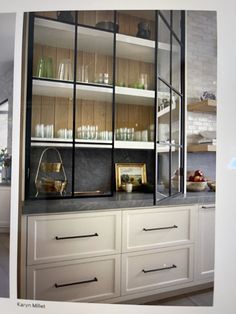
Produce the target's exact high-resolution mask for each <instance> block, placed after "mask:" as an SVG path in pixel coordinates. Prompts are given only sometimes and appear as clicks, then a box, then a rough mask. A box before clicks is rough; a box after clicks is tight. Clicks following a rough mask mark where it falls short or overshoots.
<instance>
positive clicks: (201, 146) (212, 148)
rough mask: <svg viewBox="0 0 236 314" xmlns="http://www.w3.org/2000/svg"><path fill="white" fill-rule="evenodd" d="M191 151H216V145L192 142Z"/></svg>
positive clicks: (189, 147)
mask: <svg viewBox="0 0 236 314" xmlns="http://www.w3.org/2000/svg"><path fill="white" fill-rule="evenodd" d="M188 152H189V153H197V152H216V145H212V144H191V145H188Z"/></svg>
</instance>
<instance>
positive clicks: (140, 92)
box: [115, 86, 155, 106]
mask: <svg viewBox="0 0 236 314" xmlns="http://www.w3.org/2000/svg"><path fill="white" fill-rule="evenodd" d="M115 93H116V102H117V103H122V104H134V105H146V106H154V98H155V92H154V91H153V90H144V89H137V88H129V87H120V86H116V88H115Z"/></svg>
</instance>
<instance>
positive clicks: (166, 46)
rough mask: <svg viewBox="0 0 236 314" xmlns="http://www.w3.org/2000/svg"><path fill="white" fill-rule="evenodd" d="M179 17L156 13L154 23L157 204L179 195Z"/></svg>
mask: <svg viewBox="0 0 236 314" xmlns="http://www.w3.org/2000/svg"><path fill="white" fill-rule="evenodd" d="M182 15H183V13H182V12H181V11H159V12H158V19H157V20H158V34H157V41H158V43H157V44H158V49H157V128H156V131H157V134H156V139H157V143H156V154H157V156H156V158H157V167H156V168H157V185H156V200H157V201H158V200H159V199H162V198H164V197H167V196H172V195H174V194H176V193H178V192H183V171H182V170H183V120H182V117H183V104H184V97H183V84H182V80H183V77H182V76H183V66H184V64H183V62H182V60H183V49H182V47H183V42H182V41H183V40H184V38H182V37H181V16H182ZM181 40H182V41H181Z"/></svg>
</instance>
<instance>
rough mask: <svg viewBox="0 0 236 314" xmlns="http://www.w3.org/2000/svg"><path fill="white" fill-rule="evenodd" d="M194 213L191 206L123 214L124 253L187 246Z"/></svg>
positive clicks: (190, 238)
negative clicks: (179, 245) (178, 245)
mask: <svg viewBox="0 0 236 314" xmlns="http://www.w3.org/2000/svg"><path fill="white" fill-rule="evenodd" d="M196 209H197V208H196V206H191V207H176V208H159V209H156V208H155V209H142V210H132V211H125V212H123V241H122V250H123V252H129V251H139V250H148V249H154V248H158V247H163V246H168V245H169V246H170V245H171V246H173V245H177V244H186V243H190V241H193V238H194V215H195V213H196Z"/></svg>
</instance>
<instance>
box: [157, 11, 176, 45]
mask: <svg viewBox="0 0 236 314" xmlns="http://www.w3.org/2000/svg"><path fill="white" fill-rule="evenodd" d="M171 12H172V11H171ZM159 15H160V17H161V19H162V21H163V22H164V23H165V25H166V26H167V27H168V28H169V30H170V32H171V33H172V35H173V36H174V37H175V39H176V40H177V41H178V42H179V44H180V45H182V40H181V38H179V37H178V36H177V34H176V33H175V31H174V29H173V27H172V26H171V25H173V24H171V25H170V24H169V23H168V21H167V20H166V18H165V16H164V15H163V14H162V13H161V12H160V11H159Z"/></svg>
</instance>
